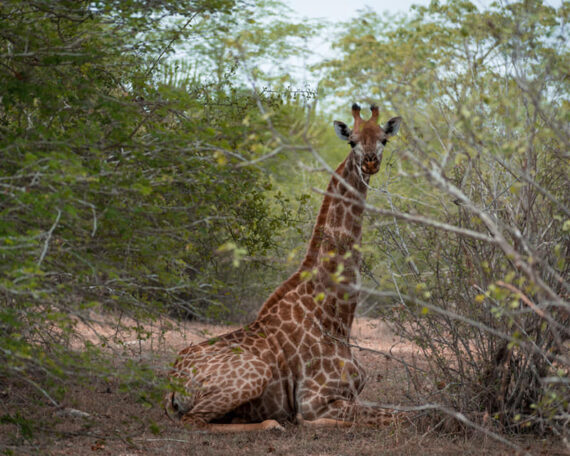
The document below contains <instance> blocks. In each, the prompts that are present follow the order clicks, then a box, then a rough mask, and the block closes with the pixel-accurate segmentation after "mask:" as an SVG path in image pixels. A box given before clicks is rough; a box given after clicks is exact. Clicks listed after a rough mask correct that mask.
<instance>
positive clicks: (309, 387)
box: [165, 104, 401, 432]
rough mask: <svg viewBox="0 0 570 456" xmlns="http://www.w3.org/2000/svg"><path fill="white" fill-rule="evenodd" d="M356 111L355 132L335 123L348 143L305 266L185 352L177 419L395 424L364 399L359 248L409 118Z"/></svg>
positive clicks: (171, 404)
mask: <svg viewBox="0 0 570 456" xmlns="http://www.w3.org/2000/svg"><path fill="white" fill-rule="evenodd" d="M370 109H371V111H372V116H371V117H370V119H369V120H368V121H364V120H363V119H362V118H361V117H360V107H359V106H358V105H357V104H354V105H353V106H352V116H353V118H354V127H353V129H352V130H350V128H349V127H348V126H347V125H346V124H344V123H343V122H338V121H335V122H334V129H335V132H336V134H337V136H338V137H339V138H340V139H342V140H343V141H347V142H348V143H349V144H350V147H351V151H350V153H349V155H348V157H347V158H346V159H345V160H344V161H343V162H342V163H341V164H340V165H339V166H338V168H337V169H336V171H335V173H334V174H333V176H332V178H331V180H330V183H329V185H328V187H327V191H326V193H325V196H324V200H323V203H322V206H321V209H320V211H319V215H318V217H317V222H316V224H315V227H314V229H313V234H312V237H311V240H310V242H309V247H308V250H307V253H306V256H305V258H304V260H303V262H302V263H301V266H300V267H299V269H298V270H297V272H295V273H294V274H293V275H292V276H291V277H289V279H288V280H286V281H285V282H284V283H282V284H281V285H280V286H279V287H278V288H277V289H276V290H275V291H274V292H273V294H272V295H271V296H270V297H269V298H268V299H267V301H265V303H264V304H263V306H262V307H261V310H260V311H259V314H258V316H257V318H256V319H255V321H254V322H253V323H251V324H249V325H247V326H245V327H244V328H242V329H238V330H236V331H233V332H231V333H228V334H224V335H222V336H219V337H216V338H214V339H211V340H210V341H206V342H203V343H200V344H198V345H191V346H189V347H187V348H185V349H184V350H182V351H181V352H180V353H179V355H178V359H177V360H176V362H175V364H174V367H173V370H172V372H171V374H170V376H171V377H172V379H173V380H174V381H175V382H177V383H178V384H179V385H180V388H179V391H176V392H172V393H169V394H168V395H167V397H166V400H165V402H166V411H167V414H168V415H169V416H178V417H179V418H180V419H181V421H182V422H183V423H186V424H189V425H190V426H192V427H196V428H200V429H205V430H208V431H212V432H236V431H248V430H261V429H273V428H277V429H283V428H282V427H281V425H280V424H279V422H283V421H292V422H295V421H296V422H297V423H299V424H305V425H320V426H348V425H353V424H354V423H362V424H368V425H372V426H380V425H383V424H387V423H389V422H390V421H392V420H393V418H394V413H393V412H388V411H386V410H383V409H381V408H380V407H378V406H375V405H374V404H364V403H360V402H358V401H357V396H358V394H359V393H360V392H361V391H362V388H363V387H364V379H365V373H364V370H363V369H362V367H361V366H360V365H359V363H358V361H357V360H356V359H355V358H354V356H353V354H352V351H351V349H350V346H349V344H348V342H349V337H350V329H351V326H352V320H353V318H354V311H355V308H356V304H357V301H358V290H357V287H356V286H355V285H356V282H357V279H358V272H359V267H360V262H361V260H360V258H361V255H360V249H359V244H360V240H361V232H362V213H363V211H364V203H365V198H366V191H367V189H368V182H369V180H370V176H371V175H372V174H375V173H377V172H378V170H379V169H380V162H381V160H382V151H383V149H384V146H385V145H386V142H387V141H388V138H390V137H391V136H393V135H395V134H396V133H397V132H398V129H399V127H400V122H401V118H400V117H394V118H393V119H391V120H390V121H388V123H387V124H386V125H385V126H384V128H381V127H380V126H379V125H378V107H377V106H375V105H372V107H371V108H370Z"/></svg>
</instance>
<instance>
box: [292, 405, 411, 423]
mask: <svg viewBox="0 0 570 456" xmlns="http://www.w3.org/2000/svg"><path fill="white" fill-rule="evenodd" d="M313 401H315V402H321V406H320V407H315V403H313V404H311V410H312V412H311V413H307V416H306V417H305V418H304V415H301V414H298V415H297V421H298V422H300V423H301V424H303V425H304V426H312V427H351V426H355V425H364V426H371V427H383V426H388V425H390V424H394V423H397V422H400V420H401V417H402V414H401V413H400V412H397V411H395V410H387V409H384V408H381V407H379V406H378V405H375V404H364V403H359V402H355V401H349V400H344V399H339V400H336V401H333V402H328V401H327V400H326V399H325V398H314V399H313ZM315 410H316V412H315ZM299 415H301V416H299ZM307 418H308V419H307Z"/></svg>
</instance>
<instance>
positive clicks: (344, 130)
mask: <svg viewBox="0 0 570 456" xmlns="http://www.w3.org/2000/svg"><path fill="white" fill-rule="evenodd" d="M334 131H335V133H336V135H337V136H338V137H339V138H340V139H342V140H343V141H348V138H349V137H350V134H351V133H352V131H351V130H350V128H348V126H347V125H346V124H345V123H344V122H339V121H338V120H335V121H334Z"/></svg>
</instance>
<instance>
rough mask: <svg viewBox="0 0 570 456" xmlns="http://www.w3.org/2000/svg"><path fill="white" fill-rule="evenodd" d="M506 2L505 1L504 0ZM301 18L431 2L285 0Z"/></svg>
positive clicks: (334, 17)
mask: <svg viewBox="0 0 570 456" xmlns="http://www.w3.org/2000/svg"><path fill="white" fill-rule="evenodd" d="M472 1H473V3H474V4H475V5H477V6H479V7H484V6H487V5H489V4H490V3H491V2H492V0H472ZM503 1H504V0H503ZM283 3H285V4H286V5H288V6H289V7H290V8H291V9H292V10H293V11H296V12H297V14H298V15H299V16H301V17H310V18H326V19H329V20H331V21H342V20H346V19H349V18H350V17H352V16H354V15H355V13H356V11H357V10H359V9H363V8H364V7H366V6H369V7H371V8H372V9H374V10H375V11H376V12H378V13H381V12H383V11H389V12H392V13H396V12H403V13H405V12H407V11H409V9H410V7H411V6H412V5H422V6H427V5H429V3H430V0H283ZM545 3H546V4H548V5H552V6H559V5H560V4H561V3H562V0H546V1H545Z"/></svg>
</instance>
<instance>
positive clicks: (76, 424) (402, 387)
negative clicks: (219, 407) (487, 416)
mask: <svg viewBox="0 0 570 456" xmlns="http://www.w3.org/2000/svg"><path fill="white" fill-rule="evenodd" d="M125 323H127V326H130V327H134V326H136V325H135V324H131V323H134V322H128V321H127V322H125V321H123V324H125ZM92 328H93V329H94V330H95V331H96V332H97V333H98V334H99V336H104V337H106V338H107V339H108V340H109V341H110V342H111V343H110V345H109V347H110V349H111V350H112V352H113V353H114V355H113V356H114V362H115V363H116V365H117V367H120V365H121V364H122V363H124V361H125V359H127V358H129V359H140V360H144V361H145V362H147V363H150V364H151V365H152V366H154V367H155V368H156V370H157V372H164V369H165V368H166V367H167V366H168V364H169V363H170V362H172V361H173V359H174V356H175V353H176V352H177V351H178V350H179V349H181V348H182V347H184V346H186V345H187V344H189V343H190V342H198V341H201V340H203V339H204V338H207V337H211V336H212V335H216V334H220V333H222V332H225V331H228V330H229V329H231V328H228V327H221V326H212V325H203V324H196V323H187V324H185V325H183V326H182V327H179V328H176V330H175V329H174V328H173V327H172V325H171V324H170V323H168V322H162V323H160V324H158V325H156V326H154V327H153V328H146V329H148V330H149V333H150V335H149V337H148V339H147V340H146V341H144V342H140V343H139V342H138V341H137V340H136V337H135V336H134V333H133V332H130V331H127V330H124V329H122V330H117V326H116V324H115V322H114V321H112V320H102V321H101V322H100V324H99V325H96V326H94V327H92ZM81 330H82V332H83V333H84V334H85V336H86V337H88V338H90V339H91V341H92V342H97V341H98V336H95V335H94V333H93V332H92V329H89V328H88V327H87V326H85V327H82V328H81ZM353 334H354V337H355V342H357V343H358V344H359V345H361V346H363V347H366V348H371V349H374V350H382V351H386V352H387V351H389V350H392V351H391V352H392V354H393V355H395V356H396V357H401V358H402V359H405V360H406V361H408V362H415V363H417V364H419V365H421V362H422V360H421V357H420V356H419V354H418V352H417V350H416V349H415V347H414V346H412V345H411V344H408V343H404V342H403V341H401V340H398V339H397V338H396V337H395V336H394V335H393V334H392V333H391V332H390V331H389V330H388V329H387V328H386V327H385V326H384V325H383V324H382V323H379V322H376V321H374V320H365V319H358V320H357V321H356V323H355V327H354V331H353ZM358 356H359V358H360V359H361V361H362V363H363V365H365V366H366V367H367V370H368V373H369V377H370V378H369V381H368V385H367V387H366V388H365V391H364V392H363V398H364V399H365V400H373V401H378V402H381V403H392V404H394V403H396V404H409V403H410V400H409V398H408V397H406V390H407V386H406V385H407V374H406V371H405V368H404V367H403V365H402V364H400V363H398V362H397V361H395V360H391V359H389V358H386V357H385V356H382V355H380V354H378V353H374V352H371V351H360V353H359V354H358ZM140 388H142V389H144V387H139V389H138V390H137V389H131V390H124V389H121V388H119V384H118V382H117V381H116V380H111V381H105V380H102V379H100V378H93V380H92V382H91V383H90V384H89V385H85V384H76V385H71V386H69V387H68V390H67V391H66V394H65V397H64V399H63V400H62V406H63V407H64V409H63V410H58V409H56V408H55V407H53V406H52V405H50V404H49V403H48V401H46V399H45V397H43V396H42V395H41V394H40V393H39V392H38V391H37V390H34V389H33V388H32V387H30V386H29V385H27V384H20V383H16V382H11V381H7V380H5V379H0V398H1V406H0V416H4V417H6V416H11V417H20V418H19V419H20V420H21V422H20V423H19V424H15V423H3V424H0V453H3V454H14V455H38V454H46V455H119V456H120V455H123V456H127V455H132V456H134V455H141V456H143V455H145V456H146V455H170V454H172V455H180V454H190V455H205V456H207V455H212V456H213V455H223V456H229V455H231V456H242V455H243V456H246V455H247V456H256V455H268V454H269V455H408V454H409V455H417V454H422V455H431V454H433V455H436V454H437V455H457V454H464V455H478V456H479V455H486V454H488V455H511V454H514V453H513V450H512V449H510V448H508V447H505V446H503V445H501V444H499V443H497V442H495V441H493V440H491V439H489V438H488V437H486V436H484V435H482V434H480V433H472V434H470V435H469V436H465V435H461V436H458V435H457V434H445V433H443V432H442V431H441V430H438V431H433V430H430V429H429V428H428V429H427V430H426V429H425V428H423V429H421V430H420V428H418V427H415V426H414V424H400V425H393V426H389V427H386V428H384V429H378V430H376V429H363V428H358V427H355V428H352V429H342V430H338V429H319V430H315V429H309V428H302V427H299V426H295V425H286V426H285V429H286V430H285V432H279V431H268V432H264V433H258V432H256V433H250V434H237V435H231V434H229V435H210V434H204V433H200V432H193V431H189V430H188V429H185V428H183V427H181V426H179V425H177V424H175V423H172V422H171V421H169V420H168V419H167V418H166V417H165V415H164V413H163V411H162V409H161V408H160V407H158V406H156V405H155V406H151V405H150V404H149V403H148V402H145V401H141V400H140V398H141V390H140ZM142 392H144V391H142ZM32 404H33V406H32ZM78 411H79V412H83V413H85V414H88V415H85V416H78V414H79V412H78ZM3 421H6V420H3ZM26 423H29V425H30V429H28V428H27V427H26ZM28 431H29V432H28ZM511 440H512V439H511ZM515 443H517V444H518V445H519V446H520V447H521V448H524V449H525V450H526V451H528V452H529V453H531V454H536V455H556V454H560V455H561V454H565V453H564V452H563V447H562V446H560V445H558V444H557V443H556V442H554V441H549V440H537V439H534V438H532V437H528V438H526V439H519V440H518V441H515Z"/></svg>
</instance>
